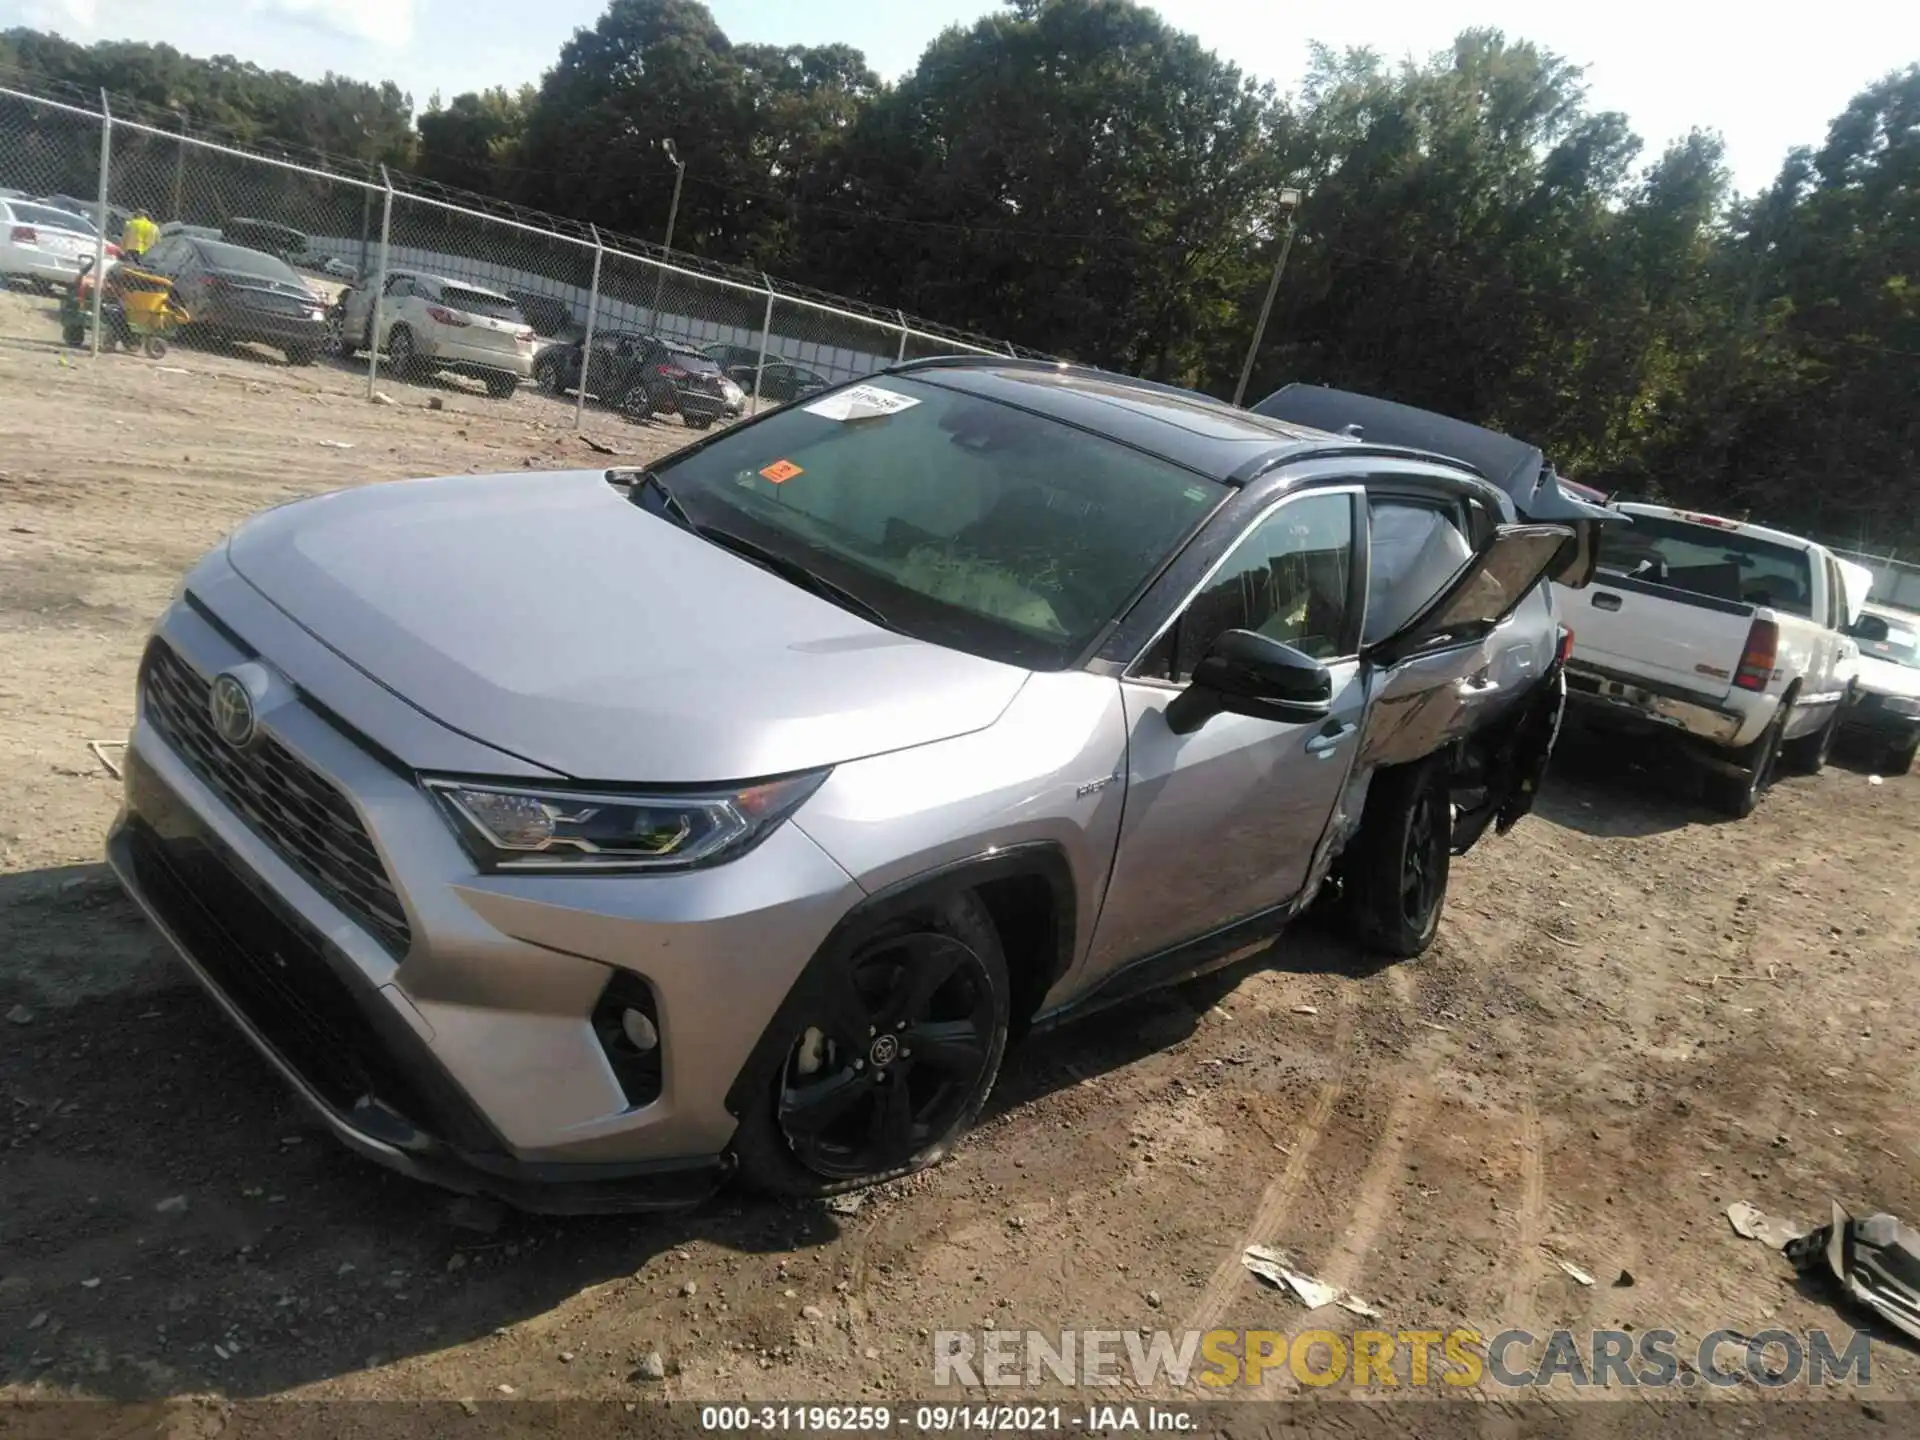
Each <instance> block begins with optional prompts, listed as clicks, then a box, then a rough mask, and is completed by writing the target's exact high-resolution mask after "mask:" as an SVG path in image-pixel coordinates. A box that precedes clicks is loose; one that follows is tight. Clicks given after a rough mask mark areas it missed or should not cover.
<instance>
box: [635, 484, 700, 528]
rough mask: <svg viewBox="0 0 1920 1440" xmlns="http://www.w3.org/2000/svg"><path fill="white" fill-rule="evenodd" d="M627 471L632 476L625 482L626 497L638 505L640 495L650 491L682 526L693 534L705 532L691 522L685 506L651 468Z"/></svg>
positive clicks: (691, 519) (661, 506)
mask: <svg viewBox="0 0 1920 1440" xmlns="http://www.w3.org/2000/svg"><path fill="white" fill-rule="evenodd" d="M627 473H628V474H629V475H631V476H632V477H633V478H632V479H631V480H630V481H628V482H627V499H629V500H631V501H632V502H633V503H634V504H636V505H638V504H640V503H641V501H640V497H641V496H642V495H645V494H648V493H651V494H653V495H655V496H657V497H658V498H659V502H660V508H661V509H662V510H664V511H665V512H666V513H667V514H668V515H670V516H672V517H673V519H674V520H675V521H677V522H678V523H679V524H680V525H681V526H682V527H683V528H685V529H687V530H691V531H692V532H693V533H694V534H695V535H704V534H706V531H704V530H702V529H701V528H700V527H699V526H698V525H696V524H694V523H693V517H692V516H691V515H689V514H687V507H686V506H684V505H682V504H681V503H680V501H679V500H678V499H677V498H676V497H675V495H674V493H673V491H671V490H669V489H668V488H667V482H666V481H664V480H662V479H661V478H660V477H659V476H658V475H656V474H654V473H653V471H651V470H630V471H628V472H627Z"/></svg>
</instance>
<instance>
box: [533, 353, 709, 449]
mask: <svg viewBox="0 0 1920 1440" xmlns="http://www.w3.org/2000/svg"><path fill="white" fill-rule="evenodd" d="M585 354H586V345H585V342H584V340H576V341H571V342H566V343H561V344H556V345H550V346H548V347H547V349H546V350H544V351H542V352H541V355H540V358H539V361H538V363H537V364H536V365H535V366H534V380H535V381H536V382H537V383H538V384H539V386H540V388H541V390H543V391H544V392H546V393H547V394H549V395H560V394H565V393H568V392H571V391H577V390H580V389H583V388H584V389H585V391H586V393H587V395H588V397H589V398H591V399H595V400H598V401H600V402H601V403H602V404H605V405H610V406H612V407H613V408H615V409H617V410H619V411H620V412H621V414H623V415H625V416H626V417H627V418H628V419H630V420H647V419H650V418H652V417H653V416H655V415H678V416H680V418H681V419H682V420H684V421H685V422H686V424H687V425H688V426H690V427H691V428H693V429H695V430H705V429H708V428H709V427H710V426H712V425H713V424H714V422H715V421H720V420H737V419H738V418H739V417H740V414H741V412H742V411H743V410H744V409H745V408H746V396H745V395H744V394H743V393H742V392H741V390H740V387H739V386H738V385H736V384H734V382H733V381H732V380H730V379H728V378H727V377H726V376H725V375H723V374H722V373H721V371H720V366H719V365H718V364H717V363H715V361H713V360H712V359H711V358H710V357H708V356H707V355H705V354H702V353H701V352H700V351H698V350H696V349H694V348H693V347H692V346H690V345H684V344H681V343H679V342H677V341H674V340H669V339H666V338H664V337H662V336H659V335H649V334H645V333H643V332H639V331H629V330H607V331H600V332H597V333H596V334H595V335H594V337H593V355H592V359H591V360H590V361H589V360H587V359H586V358H585ZM583 372H584V376H585V378H584V379H583V378H582V375H583Z"/></svg>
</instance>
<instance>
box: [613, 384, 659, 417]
mask: <svg viewBox="0 0 1920 1440" xmlns="http://www.w3.org/2000/svg"><path fill="white" fill-rule="evenodd" d="M620 413H621V414H622V415H624V416H626V417H627V419H629V420H631V421H634V422H635V423H640V422H643V421H647V420H651V419H652V418H653V395H652V393H651V392H650V391H649V390H648V389H647V386H646V382H645V381H640V382H638V383H636V384H633V385H629V386H628V387H627V388H626V389H625V390H624V391H623V392H621V395H620Z"/></svg>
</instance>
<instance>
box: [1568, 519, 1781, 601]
mask: <svg viewBox="0 0 1920 1440" xmlns="http://www.w3.org/2000/svg"><path fill="white" fill-rule="evenodd" d="M1628 518H1629V519H1631V520H1632V522H1633V523H1632V524H1631V525H1609V526H1607V527H1605V529H1604V530H1603V531H1602V532H1601V536H1600V568H1601V569H1602V570H1606V571H1609V572H1611V573H1613V574H1616V575H1624V576H1627V577H1629V578H1632V579H1638V580H1646V581H1648V582H1650V583H1652V584H1655V585H1666V586H1670V587H1671V588H1673V589H1675V590H1686V591H1689V592H1691V593H1692V594H1695V595H1707V596H1711V597H1713V598H1715V599H1719V600H1731V601H1735V602H1739V603H1744V604H1747V605H1765V606H1769V607H1771V608H1772V609H1775V610H1784V611H1786V612H1787V613H1789V614H1793V615H1801V616H1804V617H1806V618H1807V619H1812V618H1813V571H1812V568H1811V567H1810V566H1809V564H1808V561H1807V552H1806V551H1805V550H1801V549H1795V548H1794V547H1792V546H1787V545H1777V544H1775V543H1774V542H1772V541H1771V540H1763V539H1761V538H1760V537H1758V536H1755V535H1742V534H1739V533H1738V532H1736V531H1733V530H1729V529H1726V528H1723V527H1722V526H1719V525H1708V524H1703V523H1700V522H1697V521H1690V520H1678V519H1672V518H1669V517H1668V516H1665V515H1630V516H1629V517H1628Z"/></svg>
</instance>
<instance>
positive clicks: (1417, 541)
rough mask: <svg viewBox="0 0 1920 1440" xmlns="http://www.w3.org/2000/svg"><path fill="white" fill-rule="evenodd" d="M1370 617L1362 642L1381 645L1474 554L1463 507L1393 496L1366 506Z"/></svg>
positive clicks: (1362, 634) (1424, 605)
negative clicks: (1464, 527)
mask: <svg viewBox="0 0 1920 1440" xmlns="http://www.w3.org/2000/svg"><path fill="white" fill-rule="evenodd" d="M1367 531H1368V539H1369V544H1368V549H1367V619H1366V625H1365V627H1364V628H1363V630H1362V632H1361V636H1362V643H1363V644H1367V645H1373V644H1377V643H1378V642H1380V641H1382V640H1384V639H1386V638H1387V637H1388V636H1389V635H1391V634H1393V633H1394V632H1395V631H1396V630H1398V629H1400V627H1401V626H1403V625H1405V624H1406V623H1407V622H1408V621H1409V620H1411V619H1413V617H1414V616H1416V615H1418V614H1419V613H1420V612H1421V611H1422V610H1424V609H1426V607H1427V606H1428V605H1429V604H1431V603H1432V601H1433V598H1434V597H1435V596H1436V595H1438V594H1439V593H1440V591H1441V590H1442V588H1444V587H1445V585H1446V583H1447V582H1448V581H1449V580H1451V579H1453V577H1454V576H1455V575H1458V574H1459V573H1460V571H1461V569H1462V567H1464V566H1465V565H1466V563H1467V561H1468V560H1470V559H1472V558H1473V546H1472V545H1471V544H1470V543H1469V542H1468V540H1467V537H1466V536H1465V535H1463V534H1462V533H1461V532H1460V519H1459V512H1458V508H1457V507H1455V506H1451V505H1444V506H1443V505H1441V504H1439V503H1433V504H1427V503H1423V502H1421V501H1418V500H1400V499H1390V498H1379V499H1374V500H1372V501H1370V502H1369V503H1368V506H1367Z"/></svg>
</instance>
